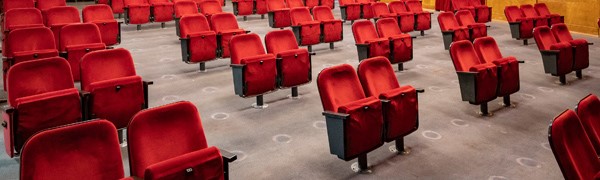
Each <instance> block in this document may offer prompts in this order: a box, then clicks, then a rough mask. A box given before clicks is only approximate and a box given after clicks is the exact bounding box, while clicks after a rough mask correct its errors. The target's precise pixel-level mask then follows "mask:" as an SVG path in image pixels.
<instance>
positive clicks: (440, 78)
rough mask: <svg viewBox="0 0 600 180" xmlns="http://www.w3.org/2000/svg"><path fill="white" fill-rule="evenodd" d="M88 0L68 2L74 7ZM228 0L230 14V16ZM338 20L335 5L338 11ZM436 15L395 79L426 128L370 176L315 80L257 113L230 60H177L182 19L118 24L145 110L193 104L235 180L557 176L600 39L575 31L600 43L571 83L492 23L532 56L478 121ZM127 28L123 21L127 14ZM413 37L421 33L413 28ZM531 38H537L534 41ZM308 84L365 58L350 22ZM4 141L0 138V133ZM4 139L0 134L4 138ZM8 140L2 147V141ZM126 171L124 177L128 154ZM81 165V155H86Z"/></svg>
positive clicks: (259, 24) (372, 161)
mask: <svg viewBox="0 0 600 180" xmlns="http://www.w3.org/2000/svg"><path fill="white" fill-rule="evenodd" d="M85 4H86V3H77V4H72V5H76V6H78V7H82V6H84V5H85ZM231 8H232V6H231V3H230V2H228V3H227V6H226V7H225V8H224V9H225V11H228V12H232V9H231ZM334 14H335V15H336V16H337V17H338V18H339V14H340V11H339V8H336V9H335V10H334ZM437 14H438V13H437V12H436V13H435V15H434V16H433V18H432V19H433V23H432V24H433V28H432V29H431V30H429V31H426V35H425V36H424V37H420V36H419V37H418V38H417V39H415V40H414V60H413V61H411V62H409V63H406V64H405V68H406V71H403V72H397V73H396V76H397V77H398V80H399V82H400V83H401V84H404V85H412V86H414V87H419V88H424V89H425V90H426V91H427V92H426V93H425V94H422V95H420V97H419V110H420V127H419V130H417V131H416V132H414V133H412V134H410V135H408V136H407V137H406V138H405V144H406V146H408V147H410V149H411V150H412V152H411V153H410V154H409V155H403V156H400V155H395V154H394V153H392V152H390V150H389V148H390V147H391V146H393V143H387V144H384V145H383V146H382V147H380V148H378V149H377V150H375V151H373V152H371V153H369V157H368V159H369V165H370V166H372V170H373V173H372V174H357V173H355V172H354V171H353V170H352V169H351V167H352V166H353V165H354V166H355V165H356V164H355V163H356V161H348V162H346V161H343V160H340V159H338V158H337V157H336V156H334V155H331V154H330V153H329V147H328V141H327V132H326V129H325V121H324V118H323V116H321V112H322V110H323V109H322V106H321V102H320V99H319V94H318V91H317V86H316V81H313V82H312V83H310V84H308V85H305V86H302V87H300V88H299V89H300V90H299V92H300V96H301V98H299V99H289V98H288V97H287V96H288V95H289V94H290V91H289V90H280V91H277V92H274V93H271V94H268V95H266V96H265V102H266V103H268V104H269V107H268V108H266V109H262V110H258V109H253V108H251V104H253V103H254V101H255V99H253V98H249V99H244V98H241V97H238V96H236V95H234V92H233V80H232V75H231V74H232V73H231V70H230V67H229V66H228V65H229V59H219V60H216V61H213V62H209V63H208V64H207V68H208V71H207V72H199V71H198V66H197V65H189V64H185V63H183V62H182V61H181V54H180V45H179V40H178V37H177V36H176V35H175V26H174V25H175V23H174V22H169V23H167V27H166V28H164V29H161V28H160V24H158V23H155V24H148V25H143V30H141V31H136V30H135V26H133V25H124V26H123V28H122V29H123V42H122V44H121V45H119V46H117V47H123V48H126V49H128V50H130V51H131V52H132V54H133V56H134V60H135V65H136V69H137V72H138V74H139V75H141V76H142V77H143V78H144V79H145V80H152V81H154V82H155V84H154V85H153V86H151V87H150V106H152V107H154V106H160V105H163V104H167V103H171V102H175V101H191V102H193V103H194V104H195V105H197V107H198V109H199V111H200V114H201V117H202V123H203V125H204V128H205V131H206V136H207V139H208V142H209V144H210V145H214V146H217V147H219V148H222V149H226V150H229V151H231V152H233V153H236V154H237V155H238V160H237V161H235V162H234V163H233V164H232V165H231V166H230V171H231V177H232V179H562V175H561V172H560V169H559V167H558V165H557V163H556V161H555V159H554V156H553V154H552V151H551V150H550V147H549V145H548V139H547V129H548V125H549V124H550V121H551V120H552V119H553V118H554V117H555V116H556V115H558V114H559V113H560V112H562V111H563V110H565V109H567V108H574V107H575V105H576V103H577V102H578V101H579V100H580V99H581V98H583V97H584V96H586V95H587V94H588V93H596V94H600V91H599V90H600V81H599V78H600V46H599V45H600V38H598V37H595V36H589V35H579V34H575V35H574V36H575V37H577V38H585V39H587V40H588V41H590V42H593V43H596V44H597V45H595V46H590V58H591V59H590V64H591V65H590V67H589V68H588V69H586V70H584V79H582V80H578V79H576V78H575V77H574V73H573V74H570V75H568V77H567V80H568V82H569V84H568V85H564V86H563V85H559V84H558V83H557V82H558V78H557V77H552V76H550V75H548V74H544V72H543V66H542V63H541V55H540V53H539V51H538V50H537V47H536V45H535V42H532V43H531V44H530V45H529V46H524V45H522V42H521V41H517V40H514V39H511V36H510V31H509V29H508V24H507V23H506V22H492V23H489V25H491V28H490V29H489V35H490V36H492V37H494V38H495V39H496V40H497V41H498V43H499V45H500V48H501V51H502V53H503V55H504V56H515V57H517V58H518V59H519V60H524V61H526V63H525V64H520V73H521V74H520V78H521V90H520V91H519V92H518V93H516V94H514V95H513V96H512V101H513V103H514V104H516V107H515V108H502V106H501V105H500V103H501V101H502V100H501V99H496V100H494V101H492V102H491V103H490V110H491V111H492V112H493V113H494V115H493V116H492V117H480V116H479V115H478V114H477V113H476V112H477V111H478V110H479V107H478V106H474V105H470V104H469V103H467V102H462V101H461V96H460V91H459V86H458V80H457V76H456V73H455V71H454V67H453V65H452V62H451V59H450V56H449V53H448V51H446V50H444V48H443V43H442V35H441V32H440V29H439V25H438V23H437V20H436V17H437ZM238 20H239V25H240V26H241V27H242V28H244V29H246V30H250V31H252V32H253V33H257V34H259V35H260V36H261V38H263V37H264V35H265V34H266V33H267V32H268V31H271V30H273V29H271V28H269V27H268V22H267V19H260V16H257V15H254V16H249V17H248V21H245V22H244V21H242V18H241V17H239V18H238ZM121 21H122V19H121ZM411 34H412V35H418V33H416V32H415V33H411ZM531 41H533V40H531ZM313 49H314V50H315V51H316V53H317V55H316V56H314V57H313V77H315V79H316V77H317V75H318V73H319V72H320V71H321V70H322V69H323V68H325V67H329V66H332V65H338V64H343V63H347V64H350V65H352V66H354V67H356V66H357V65H358V58H357V53H356V48H355V45H354V40H353V36H352V31H351V25H350V23H346V24H344V41H343V42H340V43H336V44H335V49H334V50H329V48H328V45H327V44H321V45H316V46H314V47H313ZM0 136H1V135H0ZM0 141H3V138H0ZM0 144H3V142H0ZM122 152H123V153H122V154H123V164H124V166H125V171H126V174H129V172H128V171H129V168H128V160H127V148H126V147H124V148H122ZM82 161H85V160H82ZM18 174H19V164H18V162H17V161H16V160H15V159H10V158H8V157H7V156H6V155H5V153H4V152H3V153H0V177H1V178H0V179H18V177H19V175H18Z"/></svg>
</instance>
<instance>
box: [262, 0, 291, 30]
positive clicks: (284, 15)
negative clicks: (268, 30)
mask: <svg viewBox="0 0 600 180" xmlns="http://www.w3.org/2000/svg"><path fill="white" fill-rule="evenodd" d="M267 10H268V11H269V12H272V13H273V21H274V23H273V27H272V28H284V27H289V26H291V25H292V21H291V16H290V8H288V7H287V6H286V5H285V1H284V0H268V1H267Z"/></svg>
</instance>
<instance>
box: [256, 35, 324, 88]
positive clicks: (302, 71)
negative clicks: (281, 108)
mask: <svg viewBox="0 0 600 180" xmlns="http://www.w3.org/2000/svg"><path fill="white" fill-rule="evenodd" d="M265 45H266V47H267V53H269V54H274V55H275V56H277V61H278V62H277V66H278V67H277V70H278V72H277V75H278V76H279V81H280V82H279V87H280V88H292V97H297V96H298V86H300V85H303V84H307V83H310V81H311V80H312V68H311V55H312V54H311V53H309V51H308V50H306V49H300V48H298V44H297V43H296V38H295V37H294V33H293V32H292V31H290V30H279V31H271V32H269V33H267V35H265Z"/></svg>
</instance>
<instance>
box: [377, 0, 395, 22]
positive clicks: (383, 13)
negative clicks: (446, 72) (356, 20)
mask: <svg viewBox="0 0 600 180" xmlns="http://www.w3.org/2000/svg"><path fill="white" fill-rule="evenodd" d="M371 8H373V17H374V18H375V20H377V19H380V18H397V17H398V16H397V15H396V14H395V13H391V12H390V9H389V8H388V5H387V4H386V3H384V2H375V3H373V4H372V5H371Z"/></svg>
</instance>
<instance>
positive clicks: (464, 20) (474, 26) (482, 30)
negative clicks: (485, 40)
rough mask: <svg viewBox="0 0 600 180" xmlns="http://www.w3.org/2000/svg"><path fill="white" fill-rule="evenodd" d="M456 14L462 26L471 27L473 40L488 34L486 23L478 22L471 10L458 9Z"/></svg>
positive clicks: (471, 38) (470, 32)
mask: <svg viewBox="0 0 600 180" xmlns="http://www.w3.org/2000/svg"><path fill="white" fill-rule="evenodd" d="M455 16H456V20H457V21H458V24H459V25H460V26H462V27H467V28H469V37H470V40H471V41H475V39H477V38H480V37H486V36H487V26H486V25H485V24H484V23H477V22H476V21H475V18H474V17H473V15H471V13H470V12H469V11H465V10H461V11H457V12H456V15H455Z"/></svg>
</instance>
